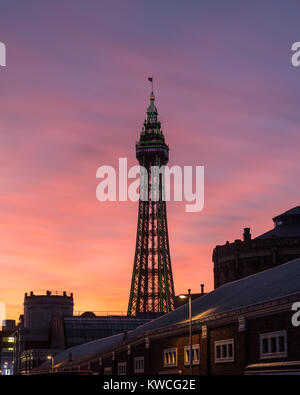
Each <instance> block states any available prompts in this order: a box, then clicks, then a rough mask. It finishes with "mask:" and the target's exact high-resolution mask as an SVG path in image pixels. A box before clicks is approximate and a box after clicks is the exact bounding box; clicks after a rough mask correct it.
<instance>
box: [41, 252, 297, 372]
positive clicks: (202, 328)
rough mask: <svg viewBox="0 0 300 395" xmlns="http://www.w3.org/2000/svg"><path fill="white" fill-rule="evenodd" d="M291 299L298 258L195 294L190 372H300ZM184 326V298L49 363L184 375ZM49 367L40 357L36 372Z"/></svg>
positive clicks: (294, 299) (61, 366)
mask: <svg viewBox="0 0 300 395" xmlns="http://www.w3.org/2000/svg"><path fill="white" fill-rule="evenodd" d="M295 302H300V259H297V260H294V261H292V262H289V263H286V264H283V265H280V266H277V267H275V268H272V269H269V270H266V271H263V272H260V273H257V274H255V275H252V276H249V277H247V278H243V279H240V280H238V281H234V282H231V283H228V284H225V285H223V286H222V287H219V288H217V289H215V290H214V291H212V292H210V293H208V294H206V295H203V296H201V297H199V298H197V299H195V300H193V302H192V320H193V321H192V330H193V331H192V333H193V337H192V342H193V354H192V355H193V374H201V375H208V374H210V375H217V374H248V373H249V374H250V373H286V372H290V373H291V372H297V373H300V336H299V330H300V327H297V326H295V321H294V325H293V324H292V317H293V315H294V314H295V313H296V312H295V311H292V306H293V304H294V303H295ZM299 316H300V314H299ZM299 323H300V319H299ZM296 324H297V322H296ZM188 333H189V332H188V306H187V305H184V306H182V307H180V308H178V309H176V310H175V311H173V312H170V313H168V314H166V315H164V316H162V317H160V318H157V319H155V320H153V321H151V322H148V323H146V324H144V325H142V326H140V327H138V328H136V329H135V330H133V331H129V332H127V333H123V334H119V335H115V336H113V337H108V338H105V339H101V340H96V341H94V342H90V343H86V344H82V345H80V346H77V347H72V348H70V349H68V350H66V351H64V352H63V353H61V354H59V355H57V356H56V357H55V359H54V370H57V371H70V370H77V371H79V370H91V371H94V372H95V373H98V374H104V375H107V374H113V375H123V374H188V373H189V366H188V365H189V358H190V355H189V335H188ZM70 356H71V357H70ZM48 369H49V367H48V366H47V363H45V364H44V365H43V366H42V367H41V368H40V371H42V370H48Z"/></svg>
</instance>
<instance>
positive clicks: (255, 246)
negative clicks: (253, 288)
mask: <svg viewBox="0 0 300 395" xmlns="http://www.w3.org/2000/svg"><path fill="white" fill-rule="evenodd" d="M273 221H274V228H273V229H272V230H270V231H268V232H266V233H264V234H262V235H261V236H258V237H256V238H254V239H252V237H251V233H250V229H249V228H245V229H244V235H243V240H235V241H234V242H233V243H229V242H227V243H226V244H225V245H222V246H216V247H215V249H214V251H213V262H214V286H215V288H217V287H220V286H221V285H223V284H226V283H228V282H231V281H235V280H238V279H240V278H243V277H247V276H250V275H251V274H254V273H258V272H260V271H262V270H266V269H270V268H272V267H274V266H277V265H281V264H283V263H285V262H289V261H291V260H293V259H296V258H299V257H300V206H297V207H295V208H293V209H291V210H288V211H286V212H285V213H283V214H281V215H278V216H276V217H274V218H273Z"/></svg>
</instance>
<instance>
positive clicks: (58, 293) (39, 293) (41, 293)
mask: <svg viewBox="0 0 300 395" xmlns="http://www.w3.org/2000/svg"><path fill="white" fill-rule="evenodd" d="M53 295H55V296H68V297H73V292H66V291H57V290H56V291H52V290H48V289H47V290H44V289H42V290H41V289H37V290H36V291H35V292H34V291H29V292H25V297H26V296H53Z"/></svg>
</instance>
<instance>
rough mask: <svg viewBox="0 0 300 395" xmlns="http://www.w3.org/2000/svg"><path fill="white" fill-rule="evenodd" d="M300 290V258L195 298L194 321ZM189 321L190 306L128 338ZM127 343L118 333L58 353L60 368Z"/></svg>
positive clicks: (140, 328)
mask: <svg viewBox="0 0 300 395" xmlns="http://www.w3.org/2000/svg"><path fill="white" fill-rule="evenodd" d="M297 293H300V259H296V260H294V261H291V262H288V263H286V264H284V265H280V266H277V267H275V268H272V269H269V270H265V271H263V272H260V273H257V274H254V275H252V276H249V277H245V278H243V279H240V280H238V281H234V282H231V283H227V284H224V285H222V286H221V287H219V288H217V289H215V290H214V291H212V292H210V293H207V294H205V295H203V296H201V297H199V298H197V299H195V300H193V301H192V316H193V320H203V319H209V317H213V316H214V315H215V314H220V313H225V312H233V311H236V310H240V309H242V308H244V307H248V306H255V305H259V304H261V303H265V302H269V301H272V300H275V299H281V298H283V297H286V296H291V295H294V294H297ZM187 321H188V305H184V306H182V307H179V308H178V309H176V310H174V311H172V312H170V313H168V314H165V315H164V316H162V317H159V318H157V319H155V320H152V321H150V322H148V323H146V324H144V325H141V326H139V327H137V328H136V329H134V330H132V331H129V332H128V333H127V339H128V340H130V341H131V340H134V339H135V338H137V337H139V336H141V335H143V334H145V333H149V332H152V331H155V330H157V329H161V328H164V327H168V326H171V325H176V324H181V323H185V322H187ZM123 342H124V334H117V335H114V336H110V337H107V338H104V339H100V340H95V341H92V342H89V343H85V344H82V345H80V346H75V347H72V348H69V349H68V350H66V351H64V352H62V353H60V354H58V355H57V356H56V357H55V359H54V361H55V365H56V367H58V368H59V367H63V366H65V365H67V364H68V363H70V362H69V358H70V353H71V355H72V364H77V363H79V362H82V361H85V360H89V359H92V358H96V357H97V356H99V355H101V354H103V353H105V352H106V351H108V350H109V349H111V348H113V347H116V346H118V345H120V344H122V343H123Z"/></svg>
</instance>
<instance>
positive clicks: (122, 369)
mask: <svg viewBox="0 0 300 395" xmlns="http://www.w3.org/2000/svg"><path fill="white" fill-rule="evenodd" d="M125 374H126V362H119V363H118V375H119V376H124V375H125Z"/></svg>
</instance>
